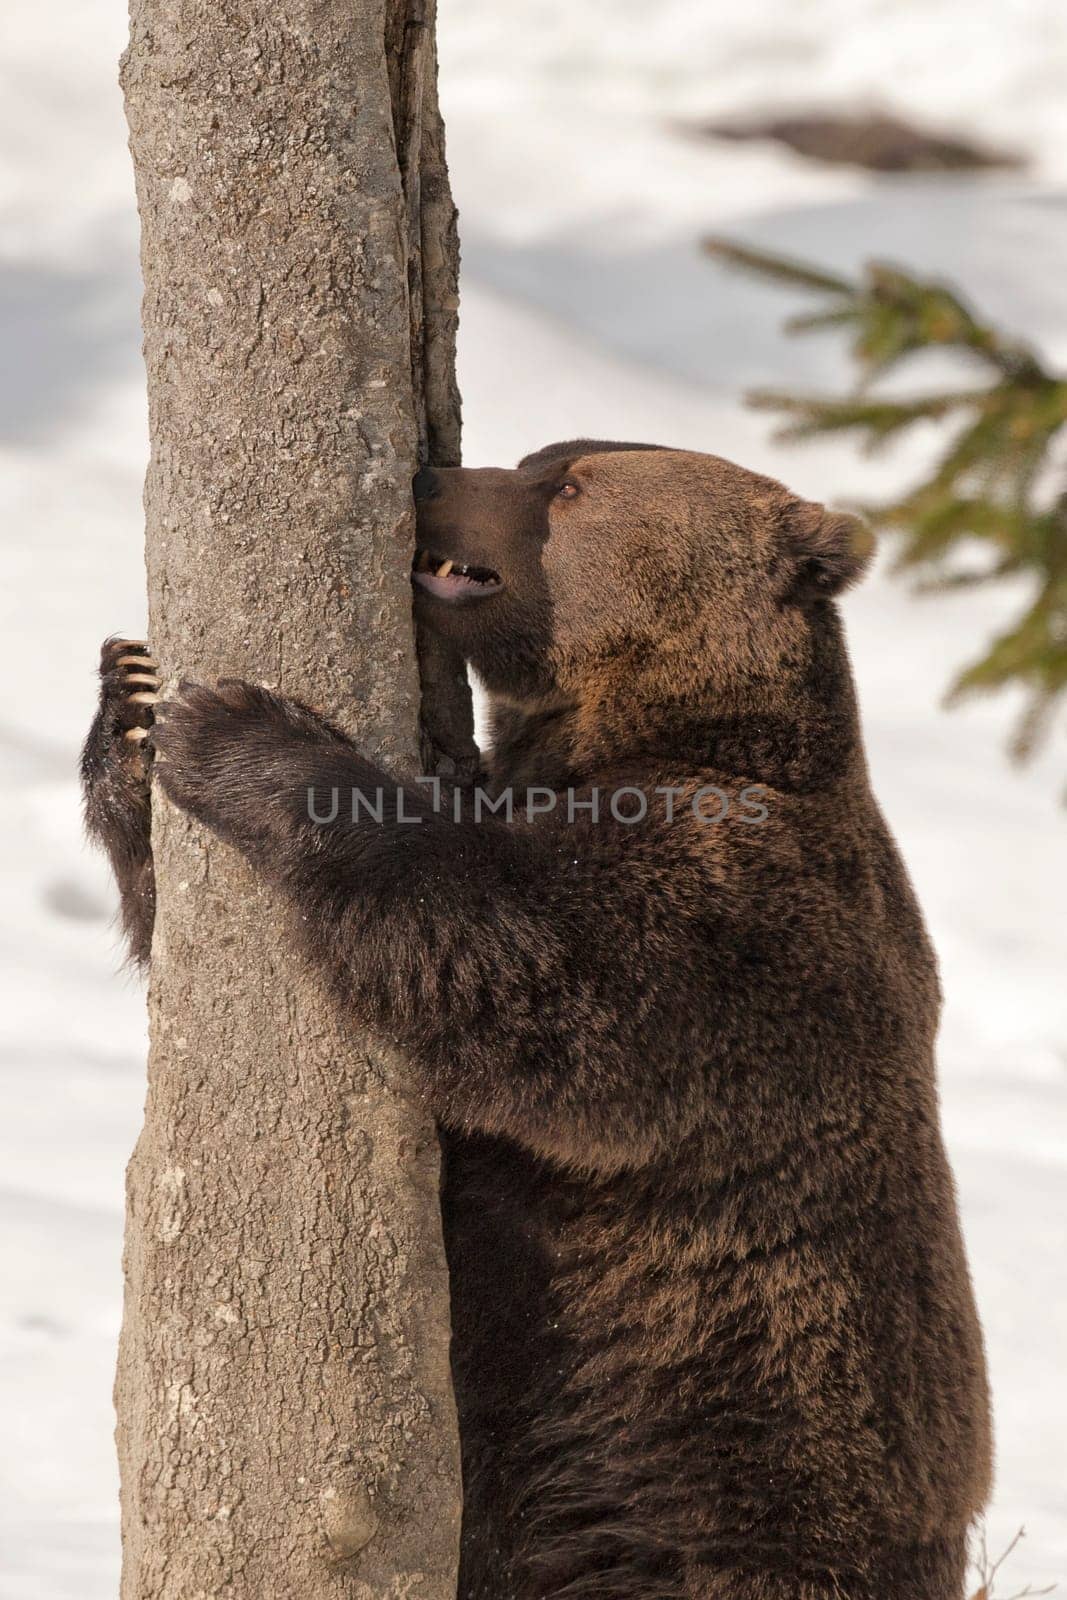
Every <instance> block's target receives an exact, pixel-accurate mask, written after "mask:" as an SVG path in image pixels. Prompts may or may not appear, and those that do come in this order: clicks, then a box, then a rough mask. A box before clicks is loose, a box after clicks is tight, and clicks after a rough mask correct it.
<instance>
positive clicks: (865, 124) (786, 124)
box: [697, 111, 1025, 172]
mask: <svg viewBox="0 0 1067 1600" xmlns="http://www.w3.org/2000/svg"><path fill="white" fill-rule="evenodd" d="M697 131H698V132H699V133H702V134H704V135H705V136H706V137H708V138H712V139H728V140H732V141H736V142H739V143H743V142H746V141H751V140H753V139H757V140H758V139H770V140H772V141H773V142H774V143H776V144H784V145H785V146H786V148H787V149H789V150H795V151H796V153H797V155H801V156H807V157H808V158H809V160H812V161H825V162H828V163H830V164H832V165H838V166H849V167H863V168H865V169H866V170H867V171H869V172H977V171H981V170H983V169H986V168H989V167H1021V166H1024V165H1025V161H1024V159H1023V157H1022V156H1020V155H1017V154H1015V153H1014V152H1012V151H1008V150H995V149H993V148H992V147H991V146H988V145H981V144H977V143H975V142H974V141H973V140H971V139H967V138H964V137H963V136H962V135H957V136H955V137H953V136H951V135H946V134H943V133H934V132H933V131H932V130H931V129H929V128H919V127H916V126H915V125H914V124H912V123H909V122H903V121H901V119H900V118H899V117H892V116H888V115H887V114H886V113H885V112H878V111H874V112H866V113H864V112H857V113H855V114H853V115H851V116H850V115H848V114H835V113H833V112H829V111H809V112H802V111H798V112H793V113H779V114H778V115H771V116H763V117H753V118H750V119H747V120H746V119H743V118H737V119H734V118H730V119H729V120H725V121H721V122H707V123H704V124H703V125H702V126H701V127H700V128H699V129H697Z"/></svg>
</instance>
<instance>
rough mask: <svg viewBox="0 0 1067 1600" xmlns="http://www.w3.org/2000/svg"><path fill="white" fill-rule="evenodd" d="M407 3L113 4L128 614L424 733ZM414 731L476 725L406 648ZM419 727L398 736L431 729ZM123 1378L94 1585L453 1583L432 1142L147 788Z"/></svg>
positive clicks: (422, 172)
mask: <svg viewBox="0 0 1067 1600" xmlns="http://www.w3.org/2000/svg"><path fill="white" fill-rule="evenodd" d="M435 79H436V59H435V53H434V18H433V13H432V9H430V8H426V9H423V8H419V7H417V5H416V0H132V6H131V40H130V46H129V49H128V51H127V52H126V55H125V56H124V58H123V65H122V83H123V88H124V92H125V97H126V107H127V115H128V120H129V127H130V136H131V137H130V143H131V149H132V153H133V159H134V167H135V174H136V180H137V194H138V202H139V207H140V213H141V223H142V265H143V270H144V279H145V298H144V334H145V360H146V365H147V371H148V390H149V408H150V422H151V442H152V454H151V463H150V466H149V470H148V476H147V481H146V487H145V510H146V520H147V564H148V580H149V598H150V617H151V639H152V644H153V647H154V650H155V652H156V654H157V655H158V658H159V660H160V661H161V663H162V666H163V670H164V673H165V679H166V683H165V687H166V685H167V684H173V682H174V681H175V680H176V679H178V678H180V677H191V678H199V679H201V680H206V681H209V682H210V681H213V680H214V679H215V678H216V677H217V676H219V675H227V674H233V675H237V676H242V677H247V678H252V679H254V680H258V681H261V682H266V683H269V684H271V685H273V686H278V687H280V688H281V689H282V690H283V692H285V693H288V694H291V695H295V696H297V697H298V698H301V699H303V700H305V701H307V702H309V703H311V704H312V705H315V706H317V707H320V708H321V709H323V710H325V711H327V712H328V713H330V714H331V715H332V716H334V717H335V718H337V720H338V721H340V722H341V723H342V724H343V725H345V726H346V727H347V728H348V730H349V731H350V732H352V733H353V734H354V735H355V736H356V737H357V738H358V739H359V741H360V743H361V745H362V747H363V748H364V749H366V750H367V752H368V753H369V754H370V755H372V756H373V757H375V758H376V759H378V760H381V761H383V762H384V763H386V764H387V765H389V766H391V767H392V768H394V769H395V770H397V771H404V770H408V771H412V770H415V769H417V768H418V767H419V766H420V761H419V705H420V695H419V673H418V666H417V660H416V651H415V647H414V641H413V637H412V626H411V603H410V586H409V576H408V573H409V566H410V560H411V553H412V548H413V520H412V515H413V514H412V505H411V493H410V480H411V476H412V473H413V472H414V470H415V467H416V465H417V457H418V453H419V447H420V441H421V444H422V446H423V448H424V449H425V450H428V451H429V452H430V454H431V458H432V459H435V460H437V461H438V462H448V461H452V460H455V459H457V457H458V445H459V415H458V395H457V392H456V388H455V380H454V373H453V349H454V332H455V321H456V270H457V253H456V241H455V228H454V211H453V207H452V202H451V197H450V194H449V190H448V180H447V174H446V170H445V165H444V153H443V139H442V131H441V127H440V121H439V117H438V113H437V105H436V97H435V93H436V92H435ZM421 654H422V672H423V680H424V691H425V692H424V695H423V705H422V709H423V716H424V724H425V726H424V730H423V731H424V750H425V752H426V755H431V756H432V757H433V759H434V760H435V761H436V763H437V769H438V770H446V771H451V770H456V769H460V770H463V769H465V768H469V767H470V766H471V764H472V762H473V759H474V749H473V743H472V738H471V726H470V701H469V695H468V692H467V689H466V683H465V680H464V678H463V676H462V670H461V668H460V666H459V665H458V664H457V663H456V662H454V661H450V660H447V659H442V658H441V657H440V656H439V655H438V654H437V653H435V652H434V651H433V650H432V649H431V648H430V647H429V646H426V647H424V648H423V650H422V653H421ZM426 755H424V757H423V760H425V759H426ZM154 807H155V808H154V815H153V848H154V854H155V863H156V874H157V886H158V913H157V921H156V931H155V942H154V946H153V952H152V977H151V988H150V1001H149V1009H150V1022H151V1038H152V1043H151V1053H150V1061H149V1081H148V1098H147V1104H146V1109H145V1123H144V1129H143V1132H142V1134H141V1136H140V1139H139V1140H138V1144H137V1148H136V1150H135V1152H134V1155H133V1158H132V1160H131V1163H130V1168H129V1179H128V1215H127V1234H126V1252H125V1269H126V1299H125V1314H124V1322H123V1331H122V1340H121V1346H120V1352H119V1366H118V1375H117V1380H116V1406H117V1411H118V1428H117V1441H118V1449H119V1457H120V1465H121V1472H122V1528H123V1550H124V1561H123V1581H122V1594H123V1600H147V1597H149V1596H150V1597H152V1600H207V1597H209V1596H211V1597H216V1596H218V1597H222V1596H225V1597H227V1600H230V1597H233V1600H244V1597H248V1600H252V1597H255V1600H263V1597H265V1596H277V1597H279V1600H310V1597H312V1596H314V1597H316V1600H326V1597H330V1596H343V1597H345V1600H370V1597H375V1600H377V1597H381V1596H397V1597H401V1596H403V1597H405V1600H409V1597H410V1600H450V1597H451V1596H453V1595H454V1593H455V1570H456V1558H457V1545H458V1530H459V1516H460V1485H459V1465H458V1449H457V1438H456V1423H455V1414H454V1407H453V1401H452V1394H451V1386H450V1379H449V1363H448V1337H449V1317H448V1290H447V1279H446V1272H445V1264H444V1256H443V1249H442V1242H441V1230H440V1216H439V1210H438V1178H439V1173H438V1149H437V1143H436V1138H435V1134H434V1128H433V1125H432V1122H431V1120H430V1118H429V1117H428V1115H427V1114H426V1112H425V1110H424V1109H423V1108H421V1107H420V1106H419V1105H417V1104H416V1103H413V1101H412V1100H411V1099H409V1098H407V1097H406V1096H405V1094H404V1092H403V1088H404V1077H403V1065H402V1063H400V1062H397V1061H393V1060H390V1059H388V1058H387V1056H386V1055H384V1054H383V1053H382V1051H381V1050H380V1049H379V1048H378V1047H377V1046H376V1045H373V1044H372V1043H371V1042H370V1041H367V1042H365V1043H364V1042H362V1041H354V1040H353V1036H352V1034H351V1033H350V1032H349V1031H347V1030H346V1029H345V1028H344V1027H343V1026H342V1025H341V1023H340V1022H339V1020H338V1018H337V1017H336V1016H335V1015H334V1014H333V1010H332V1008H331V1005H330V1004H329V1003H328V1001H327V999H326V997H325V995H324V993H323V992H322V990H321V989H320V987H319V985H318V983H317V981H315V980H314V979H313V978H312V977H310V976H309V975H308V974H307V972H306V971H304V970H303V969H302V967H301V966H300V965H299V964H298V962H297V959H296V958H295V957H294V955H293V953H292V948H291V940H290V938H289V936H288V934H287V932H286V927H287V924H286V914H285V912H284V910H283V908H282V907H281V906H280V905H279V904H277V903H276V901H275V899H274V897H273V896H272V895H270V894H269V893H268V892H267V891H266V889H265V888H264V887H263V885H262V884H260V883H258V882H256V881H254V880H253V878H252V877H251V875H250V874H249V872H248V871H247V870H246V869H245V867H244V865H243V864H242V862H241V861H240V860H239V859H238V858H237V856H236V855H235V854H234V853H232V852H231V851H229V850H228V849H227V848H226V847H225V846H224V845H222V844H220V843H217V842H215V841H213V840H209V839H208V837H207V836H206V835H205V834H204V833H203V832H201V831H200V830H199V829H198V828H197V827H195V826H194V825H193V824H191V823H189V822H188V821H187V820H186V819H184V818H183V817H181V816H180V815H179V814H178V813H177V812H175V811H174V810H172V809H171V808H169V807H168V806H167V805H166V804H165V803H164V802H162V801H161V799H160V797H159V796H158V795H157V797H156V799H155V803H154Z"/></svg>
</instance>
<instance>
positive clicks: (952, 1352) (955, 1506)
mask: <svg viewBox="0 0 1067 1600" xmlns="http://www.w3.org/2000/svg"><path fill="white" fill-rule="evenodd" d="M416 498H417V501H418V512H419V515H418V536H417V538H418V550H417V552H416V555H415V560H414V563H413V574H412V576H413V585H414V591H415V604H416V607H417V610H418V614H419V616H420V618H421V619H422V620H423V622H425V623H426V624H427V625H428V626H430V627H431V628H438V629H440V630H441V631H442V632H443V633H444V634H446V635H447V636H448V637H449V639H451V640H452V641H454V642H455V643H457V644H458V645H459V647H460V648H461V650H462V652H463V654H464V655H465V657H466V659H467V660H468V661H469V663H470V665H471V667H472V668H473V669H474V671H475V673H476V674H477V676H478V677H479V679H480V680H481V681H482V683H483V684H484V685H485V687H486V691H487V693H488V696H489V700H490V705H491V713H492V743H491V750H490V752H489V755H488V758H487V770H486V773H485V775H484V777H483V779H482V782H481V784H480V785H479V786H477V787H476V789H475V790H474V791H470V792H464V791H456V792H454V793H451V792H447V791H446V792H444V793H443V794H442V793H437V794H434V793H433V791H432V789H431V788H430V787H429V786H426V785H409V786H408V787H407V788H406V789H400V788H398V787H397V786H396V784H395V781H394V780H392V779H390V778H388V777H387V776H386V775H385V774H383V773H382V772H381V771H379V770H377V769H376V768H374V767H373V766H372V765H371V764H370V763H369V762H367V761H366V760H365V759H364V758H363V757H362V756H361V755H360V754H359V752H358V751H357V750H356V749H355V747H354V746H353V745H352V744H351V743H350V741H348V740H347V739H346V738H345V737H344V736H343V735H342V734H341V733H340V732H339V731H338V730H337V729H335V728H334V727H332V726H330V725H329V724H327V723H326V722H324V721H322V720H321V719H320V718H319V717H317V716H316V715H314V714H313V713H312V712H310V711H309V710H307V709H306V708H304V707H301V706H299V705H295V704H293V703H292V702H289V701H286V700H283V699H281V698H279V697H278V696H276V695H274V694H272V693H270V692H269V691H268V690H266V689H264V688H260V687H255V686H252V685H248V684H244V683H240V682H233V681H228V682H223V683H220V684H219V685H218V686H217V687H216V688H215V689H209V688H204V687H199V686H196V685H183V686H182V688H181V690H180V691H179V693H178V695H177V696H176V697H175V699H174V700H173V701H172V702H170V704H169V705H168V706H166V707H162V708H158V709H159V711H160V712H161V713H162V714H161V715H157V716H156V717H155V725H154V727H152V728H151V729H150V731H149V733H148V741H147V742H148V745H149V747H150V748H154V750H155V751H156V752H157V753H158V754H159V755H160V756H161V757H162V760H161V761H160V762H159V763H158V765H156V766H155V775H156V779H157V781H159V782H161V783H162V784H163V786H164V788H165V790H166V791H167V793H168V794H169V795H170V797H171V798H172V799H173V800H174V801H175V802H176V803H177V804H178V805H180V806H182V807H184V808H185V809H186V810H187V811H189V812H190V813H191V814H192V815H194V816H195V817H197V818H199V819H200V821H201V822H203V823H204V824H205V825H206V826H207V827H208V828H211V829H212V830H214V832H215V833H217V834H218V835H219V836H221V837H222V838H223V839H226V840H229V841H230V842H231V843H232V844H233V845H234V846H235V847H236V848H238V849H239V850H242V851H243V852H244V853H245V854H246V855H247V856H248V858H249V859H250V860H251V861H252V863H253V864H254V865H255V866H256V868H258V870H259V871H260V872H262V873H263V874H265V875H266V876H268V877H269V878H270V879H272V880H273V881H274V882H276V883H278V884H280V885H282V886H283V887H284V889H285V891H286V892H287V894H288V896H289V897H290V898H291V901H292V903H293V905H294V907H295V908H296V909H297V911H298V912H299V915H298V916H297V917H296V918H295V919H294V929H295V930H297V933H296V935H295V936H296V937H299V939H300V940H301V941H302V943H303V947H304V950H305V953H306V956H307V958H308V959H310V960H311V961H313V962H316V963H318V964H319V966H320V967H321V968H323V969H324V970H325V972H326V973H328V975H329V977H330V979H331V980H332V985H333V989H334V992H335V993H336V996H337V1003H338V1005H339V1006H341V1007H343V1008H344V1010H345V1012H346V1013H348V1014H350V1015H351V1016H352V1017H353V1018H354V1019H358V1022H359V1025H360V1027H362V1028H370V1029H372V1030H374V1029H377V1030H380V1031H381V1033H382V1034H383V1035H388V1037H389V1038H390V1039H391V1040H398V1039H399V1040H400V1041H401V1043H402V1045H403V1047H404V1048H405V1050H406V1052H407V1054H408V1056H409V1057H410V1060H411V1063H412V1067H413V1070H414V1071H415V1073H416V1075H417V1079H418V1081H419V1082H421V1084H422V1085H423V1088H424V1091H425V1093H426V1095H427V1096H428V1097H429V1098H430V1101H431V1102H432V1105H433V1107H434V1109H435V1112H436V1114H437V1117H438V1120H439V1122H440V1126H441V1129H442V1138H443V1142H444V1146H445V1154H446V1181H445V1186H444V1194H443V1208H444V1216H445V1226H446V1237H447V1244H448V1253H449V1263H450V1269H451V1276H452V1292H453V1298H454V1371H455V1384H456V1392H457V1397H458V1403H459V1409H460V1419H461V1434H462V1441H463V1468H464V1485H465V1515H464V1539H463V1558H462V1574H461V1582H460V1594H461V1597H462V1600H548V1597H556V1600H637V1597H641V1600H959V1597H960V1596H961V1594H962V1591H963V1583H964V1570H965V1557H966V1539H967V1532H968V1526H969V1524H970V1522H971V1520H972V1519H973V1518H974V1516H975V1515H976V1513H978V1512H979V1511H980V1510H981V1508H982V1505H983V1503H984V1500H985V1496H986V1493H987V1488H988V1482H989V1472H990V1436H989V1420H988V1404H987V1394H986V1379H985V1371H984V1361H983V1353H982V1340H981V1334H980V1330H979V1325H978V1321H977V1317H976V1314H975V1309H974V1304H973V1299H972V1293H971V1286H970V1282H969V1279H968V1273H967V1266H966V1262H965V1258H964V1252H963V1246H962V1243H961V1239H960V1230H959V1225H958V1221H957V1211H956V1202H955V1197H954V1193H953V1185H952V1178H951V1175H950V1172H949V1168H948V1165H947V1162H946V1158H945V1153H944V1150H943V1147H942V1141H941V1134H940V1131H939V1126H938V1105H937V1092H936V1088H935V1078H934V1038H935V1033H936V1029H937V1018H938V1007H939V993H938V979H937V971H936V966H935V961H934V956H933V953H932V951H931V948H930V945H929V942H928V939H927V935H926V932H925V929H924V926H923V922H922V917H921V915H920V912H919V909H918V907H917V905H916V902H915V897H914V894H913V892H912V889H911V885H910V883H909V881H908V878H907V875H906V873H905V870H904V868H903V866H902V864H901V861H900V858H899V856H898V854H897V851H896V848H895V846H894V844H893V840H892V838H891V836H890V834H889V832H888V829H887V828H886V825H885V823H884V821H883V819H882V816H881V813H880V812H879V810H878V806H877V804H876V802H875V800H874V798H873V796H872V794H871V790H870V785H869V780H868V774H867V768H866V763H865V759H864V753H863V746H862V741H861V737H860V731H859V723H858V717H857V709H856V700H855V694H854V690H853V685H852V679H851V673H850V668H849V662H848V657H847V654H846V650H845V645H844V641H843V637H842V629H841V622H840V618H839V615H838V612H837V608H836V606H835V603H834V596H835V595H837V594H838V593H839V592H840V591H841V590H842V588H843V587H844V586H845V585H847V584H849V583H850V582H852V581H853V580H855V579H856V578H858V577H859V576H860V574H861V572H862V570H863V568H864V566H865V564H866V561H867V559H868V556H869V550H870V541H869V538H868V536H867V534H866V531H865V530H864V528H863V526H862V525H861V524H860V523H859V522H858V521H857V520H856V519H855V518H852V517H850V516H846V515H843V514H839V513H834V512H831V511H827V510H826V509H824V508H823V507H822V506H819V505H815V504H812V503H810V502H806V501H803V500H800V499H798V498H796V497H795V496H794V495H792V494H790V493H789V492H788V491H787V490H786V489H784V488H783V487H782V486H781V485H780V484H778V483H775V482H773V481H771V480H770V479H768V478H765V477H761V476H759V475H757V474H755V473H751V472H747V471H745V470H743V469H742V468H740V467H737V466H734V465H732V464H730V463H729V462H726V461H723V460H720V459H718V458H716V457H714V456H708V455H699V454H694V453H690V452H686V451H678V450H667V449H660V448H656V447H653V446H648V445H623V444H616V443H603V442H594V441H590V440H577V441H573V442H570V443H565V444H558V445H553V446H550V447H549V448H547V449H545V450H541V451H539V452H538V453H537V454H535V455H532V456H527V457H526V458H525V460H524V461H522V462H521V463H520V465H519V467H518V468H517V469H516V470H514V471H506V470H495V469H492V470H468V469H466V468H455V469H449V470H441V471H429V470H426V469H424V470H423V471H422V472H421V473H420V474H419V475H418V477H417V479H416ZM103 665H104V686H103V698H102V703H101V710H100V714H99V715H98V718H97V722H96V723H95V724H94V728H93V731H92V733H91V734H90V738H89V742H88V744H87V747H86V755H85V781H86V789H87V804H88V815H89V823H90V827H91V828H92V829H93V830H94V831H95V832H96V834H97V835H98V836H99V837H101V838H103V840H104V842H105V843H106V844H107V845H108V847H109V848H110V849H111V851H112V855H113V857H114V859H115V861H116V866H117V869H118V872H119V877H120V882H121V883H122V885H123V889H124V903H125V916H126V922H127V928H128V930H129V932H130V936H131V941H132V945H133V948H134V950H135V952H137V953H138V954H140V955H142V956H143V955H145V954H146V953H147V950H148V945H149V938H150V932H151V917H152V891H151V871H150V845H149V838H148V831H147V805H146V797H147V780H146V777H145V776H144V773H145V771H147V770H148V766H149V763H148V762H147V761H146V762H144V765H143V767H142V751H143V744H139V743H138V742H137V740H138V739H139V737H140V736H141V735H142V734H143V733H144V731H145V729H146V728H148V726H149V723H150V722H151V720H152V712H153V704H152V702H153V699H154V688H155V678H154V663H153V662H152V659H151V657H150V656H149V655H148V654H147V652H146V651H145V650H144V649H143V648H142V647H130V646H128V645H123V644H121V643H113V644H111V645H109V646H108V647H105V659H104V664H103ZM130 676H132V677H133V678H134V679H136V680H137V682H136V683H135V684H132V685H131V684H128V683H127V682H126V679H127V677H130ZM131 690H132V692H133V694H134V696H135V698H134V699H133V700H130V698H129V695H130V693H131ZM137 696H140V697H141V698H136V697H137ZM379 788H381V789H382V790H383V792H384V795H385V800H384V801H383V802H382V806H381V808H380V811H379V814H378V815H375V814H373V807H370V806H364V805H357V804H356V803H355V800H354V799H353V803H352V805H349V803H348V796H349V794H350V793H352V792H353V791H357V792H359V793H360V794H362V795H364V796H374V795H375V794H376V791H377V790H378V789H379ZM338 794H341V795H342V796H344V799H343V800H342V803H341V804H340V805H337V804H336V797H337V795H338ZM312 796H313V797H314V798H313V799H312ZM331 796H332V797H333V799H334V803H333V804H332V805H331V803H330V797H331ZM413 818H417V819H418V821H417V822H416V823H414V824H413V822H412V819H413Z"/></svg>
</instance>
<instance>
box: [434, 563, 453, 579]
mask: <svg viewBox="0 0 1067 1600" xmlns="http://www.w3.org/2000/svg"><path fill="white" fill-rule="evenodd" d="M455 564H456V563H455V562H454V561H442V562H441V565H440V566H439V567H438V569H437V576H438V577H439V578H447V577H448V574H449V573H450V572H451V571H452V568H453V567H454V566H455Z"/></svg>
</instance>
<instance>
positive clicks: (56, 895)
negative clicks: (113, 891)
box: [41, 878, 111, 922]
mask: <svg viewBox="0 0 1067 1600" xmlns="http://www.w3.org/2000/svg"><path fill="white" fill-rule="evenodd" d="M41 900H42V902H43V904H44V905H45V906H46V908H47V909H48V910H49V911H54V912H55V914H56V916H57V917H66V918H67V919H68V921H70V922H106V921H107V920H108V918H109V917H110V916H111V907H110V906H109V905H108V904H107V902H106V901H104V900H102V899H100V897H99V896H98V895H94V894H93V893H91V891H90V890H88V889H86V888H85V887H84V885H83V884H80V883H78V882H77V881H76V880H75V879H73V878H56V879H54V880H53V881H52V882H51V883H49V884H46V885H45V888H44V892H43V894H42V895H41Z"/></svg>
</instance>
